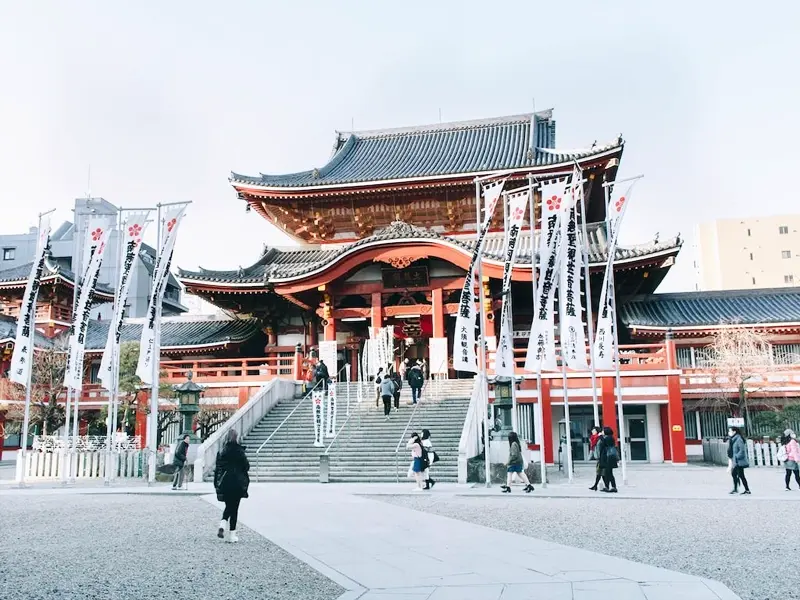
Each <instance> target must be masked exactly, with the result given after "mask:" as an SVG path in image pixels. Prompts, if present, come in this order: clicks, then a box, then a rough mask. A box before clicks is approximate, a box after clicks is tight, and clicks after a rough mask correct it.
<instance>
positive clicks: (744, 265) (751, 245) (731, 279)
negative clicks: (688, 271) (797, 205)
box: [695, 214, 800, 291]
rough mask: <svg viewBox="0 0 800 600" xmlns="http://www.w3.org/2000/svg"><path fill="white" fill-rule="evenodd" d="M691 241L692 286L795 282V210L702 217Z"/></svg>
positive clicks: (798, 251) (799, 266)
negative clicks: (780, 213)
mask: <svg viewBox="0 0 800 600" xmlns="http://www.w3.org/2000/svg"><path fill="white" fill-rule="evenodd" d="M695 244H696V248H695V249H696V258H695V271H696V274H697V285H696V287H697V289H698V290H701V291H705V290H738V289H748V288H751V289H752V288H777V287H785V286H796V285H800V214H797V215H783V216H777V217H756V218H748V219H720V220H717V221H712V222H710V223H703V224H701V225H699V226H698V227H697V229H696V231H695Z"/></svg>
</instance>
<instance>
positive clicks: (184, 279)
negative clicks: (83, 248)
mask: <svg viewBox="0 0 800 600" xmlns="http://www.w3.org/2000/svg"><path fill="white" fill-rule="evenodd" d="M415 244H416V245H419V244H425V245H430V244H434V245H440V246H444V247H446V248H449V249H452V250H456V251H458V252H460V253H461V254H463V255H464V256H465V257H469V256H471V255H472V250H471V249H468V248H465V247H464V246H462V245H460V244H458V243H457V242H455V241H454V240H447V239H442V238H423V237H420V238H408V239H404V240H397V239H393V240H374V241H370V242H367V243H364V244H359V245H357V246H354V247H351V248H348V249H347V250H345V251H344V252H342V253H341V254H339V255H338V256H336V257H335V258H333V259H332V260H330V261H328V262H326V263H324V264H321V265H319V266H318V267H315V268H314V269H311V270H309V271H304V272H303V273H301V274H299V275H297V276H295V277H275V278H269V280H268V281H267V282H265V281H263V280H262V281H252V282H242V283H236V282H231V281H213V280H208V279H193V278H192V277H191V276H183V275H181V274H180V273H179V276H178V279H179V280H180V281H181V283H183V284H184V285H196V286H204V287H218V288H226V287H231V288H239V289H259V288H264V287H265V285H266V283H269V284H271V285H276V284H279V285H280V284H288V283H298V282H301V281H303V280H305V279H311V278H313V277H316V276H318V275H320V274H322V273H324V272H325V271H327V270H329V269H331V268H334V267H335V266H336V265H337V264H339V263H341V262H343V261H345V260H347V259H349V258H350V257H352V256H355V255H356V254H359V253H361V252H364V251H366V250H370V249H374V248H379V247H381V246H399V245H401V246H408V245H415ZM682 244H683V242H682V241H680V240H678V241H677V242H676V243H675V245H673V246H670V247H667V248H664V249H661V250H658V251H655V252H653V253H651V254H646V255H641V256H631V257H625V258H619V259H616V260H615V261H614V264H615V265H625V264H633V263H637V262H641V261H642V260H643V259H651V260H652V259H653V258H658V257H660V256H663V257H665V258H666V257H668V256H670V255H673V254H677V253H678V251H679V250H680V248H681V246H682ZM483 262H485V263H488V264H490V265H494V266H497V267H502V266H503V261H502V260H499V259H496V258H486V257H484V259H483ZM589 264H590V266H592V267H598V266H602V265H604V264H605V261H603V262H590V263H589ZM531 267H532V263H527V264H516V265H514V270H517V271H523V272H524V271H530V270H531Z"/></svg>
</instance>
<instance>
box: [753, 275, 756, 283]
mask: <svg viewBox="0 0 800 600" xmlns="http://www.w3.org/2000/svg"><path fill="white" fill-rule="evenodd" d="M755 284H756V278H755V277H753V285H755Z"/></svg>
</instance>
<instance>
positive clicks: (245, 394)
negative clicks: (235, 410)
mask: <svg viewBox="0 0 800 600" xmlns="http://www.w3.org/2000/svg"><path fill="white" fill-rule="evenodd" d="M249 392H250V388H248V387H245V386H243V385H240V386H239V408H242V407H243V406H244V405H245V404H247V401H248V400H249V399H250V393H249Z"/></svg>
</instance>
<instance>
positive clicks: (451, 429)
mask: <svg viewBox="0 0 800 600" xmlns="http://www.w3.org/2000/svg"><path fill="white" fill-rule="evenodd" d="M359 385H361V386H362V388H361V389H362V391H363V401H362V403H361V404H358V402H357V388H358V387H359ZM472 386H473V380H471V379H460V380H447V381H437V382H428V384H427V385H426V387H425V388H423V393H422V401H421V403H420V404H419V405H418V407H417V409H416V411H414V406H412V405H411V390H410V388H408V386H404V387H403V389H402V390H401V396H400V410H399V411H395V410H394V409H393V410H392V414H391V416H390V418H389V420H388V421H387V420H386V419H385V417H384V415H383V403H382V402H381V403H380V406H378V407H376V406H375V395H374V393H375V392H374V388H373V387H372V385H371V384H366V385H365V384H357V383H351V384H349V390H350V402H351V404H350V408H351V411H350V412H351V415H350V418H349V420H347V421H346V419H347V414H346V402H347V389H348V388H347V387H346V386H345V385H344V384H340V385H339V387H338V388H337V397H338V401H339V409H338V419H337V420H338V423H337V428H340V429H341V430H340V432H339V435H338V437H337V438H336V440H335V441H334V440H332V439H331V438H329V439H326V440H325V447H324V448H316V447H314V429H313V426H312V413H311V401H310V399H308V398H296V399H293V400H290V401H286V402H282V403H281V404H279V405H278V406H276V407H275V408H273V409H272V411H270V412H269V414H267V415H266V416H265V417H264V419H262V421H261V422H260V423H259V424H258V425H257V426H256V427H255V428H254V429H253V431H252V432H251V433H250V434H249V435H248V436H247V438H246V439H245V441H244V443H245V445H246V446H247V456H248V459H249V460H250V464H251V471H250V476H251V479H252V480H253V481H319V471H320V455H321V454H324V453H325V451H326V450H327V449H328V446H329V445H330V444H331V442H332V441H333V445H332V446H331V448H330V451H329V461H330V470H329V480H330V481H331V482H395V481H397V480H398V478H399V480H400V481H401V482H408V483H409V485H411V482H410V481H409V480H408V479H406V474H407V471H408V467H409V464H410V462H411V459H410V452H409V450H407V449H406V448H405V444H406V441H407V439H408V434H409V433H410V432H411V431H417V432H421V430H422V429H423V428H426V429H429V430H430V431H431V440H432V441H433V447H434V449H435V450H436V452H437V454H439V456H440V458H441V462H439V463H437V464H436V466H435V467H434V468H433V470H432V476H433V478H434V479H435V480H436V481H448V482H455V481H457V478H458V443H459V440H460V438H461V431H462V429H463V426H464V420H465V418H466V414H467V409H468V407H469V398H470V395H471V393H472ZM295 409H296V410H295ZM292 411H295V412H294V413H293V414H292ZM412 414H413V418H412ZM289 415H291V416H289ZM287 417H288V419H287ZM284 420H286V422H285V423H284V424H283V426H282V427H280V428H279V429H278V426H279V425H280V424H281V423H282V422H283V421H284ZM409 420H411V422H410V424H409ZM345 421H346V422H345ZM276 429H277V431H276ZM406 430H407V432H406V435H405V436H404V439H403V442H402V443H401V444H400V448H399V451H398V452H397V453H396V452H395V450H396V449H397V446H398V443H399V442H400V439H401V436H403V433H404V431H406ZM273 433H274V435H273V437H272V438H271V439H270V440H269V441H268V442H267V443H266V444H265V445H264V446H263V448H262V449H261V451H260V452H257V450H258V449H259V447H261V446H262V444H263V443H264V441H265V440H267V438H268V437H269V436H270V435H271V434H273Z"/></svg>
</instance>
